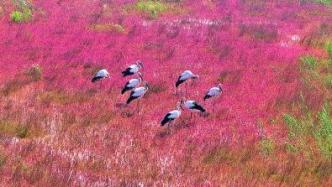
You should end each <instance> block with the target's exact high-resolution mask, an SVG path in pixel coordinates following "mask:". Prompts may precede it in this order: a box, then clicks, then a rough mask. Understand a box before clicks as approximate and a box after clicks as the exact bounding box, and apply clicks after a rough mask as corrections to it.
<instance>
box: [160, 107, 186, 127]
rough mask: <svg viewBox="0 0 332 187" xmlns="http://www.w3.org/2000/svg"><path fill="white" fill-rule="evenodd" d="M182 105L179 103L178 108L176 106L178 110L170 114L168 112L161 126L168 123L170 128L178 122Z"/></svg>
mask: <svg viewBox="0 0 332 187" xmlns="http://www.w3.org/2000/svg"><path fill="white" fill-rule="evenodd" d="M181 109H182V108H181V103H180V102H178V103H177V106H176V110H172V111H170V112H168V113H167V114H166V115H165V117H164V118H163V120H162V121H161V122H160V124H161V126H164V125H165V124H166V123H168V127H169V125H170V123H171V122H172V121H174V120H176V119H177V118H179V117H180V115H181Z"/></svg>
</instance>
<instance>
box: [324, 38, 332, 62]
mask: <svg viewBox="0 0 332 187" xmlns="http://www.w3.org/2000/svg"><path fill="white" fill-rule="evenodd" d="M325 49H326V52H327V54H328V55H329V59H330V60H332V41H328V42H326V44H325Z"/></svg>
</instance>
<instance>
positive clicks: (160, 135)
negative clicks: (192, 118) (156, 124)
mask: <svg viewBox="0 0 332 187" xmlns="http://www.w3.org/2000/svg"><path fill="white" fill-rule="evenodd" d="M191 126H192V124H190V123H183V122H182V123H176V124H174V125H172V126H170V127H165V128H164V129H162V130H161V131H159V132H157V134H156V137H158V138H165V137H168V136H171V135H174V134H176V133H177V132H179V131H180V130H182V129H187V128H190V127H191Z"/></svg>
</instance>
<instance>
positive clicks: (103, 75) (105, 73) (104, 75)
mask: <svg viewBox="0 0 332 187" xmlns="http://www.w3.org/2000/svg"><path fill="white" fill-rule="evenodd" d="M106 78H110V74H109V73H108V71H107V70H106V69H102V70H99V71H98V72H97V73H96V74H95V76H94V77H93V78H92V79H91V82H93V83H95V82H97V81H100V87H101V86H102V80H103V79H106Z"/></svg>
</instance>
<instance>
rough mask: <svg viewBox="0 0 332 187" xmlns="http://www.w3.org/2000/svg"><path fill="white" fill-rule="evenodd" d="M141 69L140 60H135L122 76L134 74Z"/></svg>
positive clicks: (141, 63)
mask: <svg viewBox="0 0 332 187" xmlns="http://www.w3.org/2000/svg"><path fill="white" fill-rule="evenodd" d="M141 68H143V62H142V61H140V60H137V61H136V63H135V64H132V65H130V66H129V67H128V68H127V69H125V70H124V71H122V76H123V77H126V76H129V75H134V74H136V73H137V72H138V71H139V70H140V69H141Z"/></svg>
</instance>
